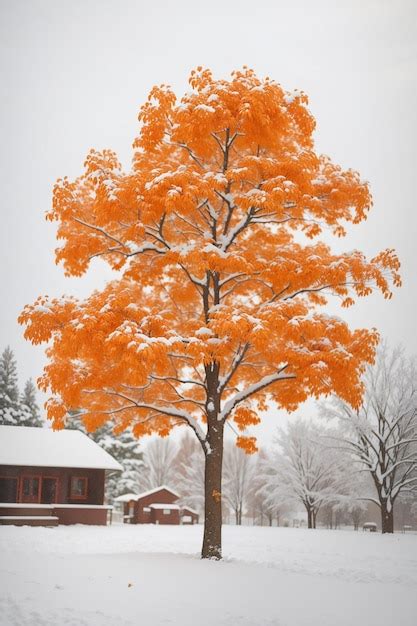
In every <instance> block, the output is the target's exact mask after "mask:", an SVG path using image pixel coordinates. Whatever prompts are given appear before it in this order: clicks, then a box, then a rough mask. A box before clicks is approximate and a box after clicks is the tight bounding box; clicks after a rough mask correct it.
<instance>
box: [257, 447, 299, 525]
mask: <svg viewBox="0 0 417 626" xmlns="http://www.w3.org/2000/svg"><path fill="white" fill-rule="evenodd" d="M267 462H268V452H267V451H266V450H264V449H261V450H259V453H258V455H257V458H256V463H255V466H254V469H253V477H252V480H251V483H250V487H249V490H248V496H247V506H248V510H249V512H250V515H251V516H252V521H253V524H254V525H255V524H257V525H260V526H263V525H264V523H265V521H266V523H267V525H269V526H272V524H273V521H274V520H276V524H277V526H279V525H280V520H281V518H282V516H283V515H284V514H286V513H288V512H289V507H288V503H286V502H281V501H280V502H272V501H271V500H270V498H269V486H268V483H267V482H266V480H265V476H264V473H263V468H264V466H265V465H266V464H267Z"/></svg>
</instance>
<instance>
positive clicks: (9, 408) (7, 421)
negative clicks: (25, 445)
mask: <svg viewBox="0 0 417 626" xmlns="http://www.w3.org/2000/svg"><path fill="white" fill-rule="evenodd" d="M20 417H21V409H20V402H19V388H18V386H17V365H16V359H15V356H14V354H13V350H11V348H10V347H9V346H7V348H6V349H5V350H4V351H3V354H2V355H1V357H0V424H1V425H8V426H15V425H18V424H19V422H20Z"/></svg>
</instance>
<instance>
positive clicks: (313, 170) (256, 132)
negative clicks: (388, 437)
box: [19, 68, 400, 452]
mask: <svg viewBox="0 0 417 626" xmlns="http://www.w3.org/2000/svg"><path fill="white" fill-rule="evenodd" d="M190 85H191V91H190V92H189V93H187V94H186V95H185V96H183V98H182V99H181V101H179V102H178V101H177V99H176V96H175V95H174V93H173V92H172V91H171V89H170V88H169V87H168V86H166V85H162V86H161V87H155V88H154V89H152V91H151V93H150V95H149V98H148V101H147V102H146V103H145V104H144V105H143V106H142V108H141V110H140V113H139V121H140V124H141V125H140V131H139V135H138V137H137V138H136V139H135V141H134V143H133V149H134V153H133V165H132V169H131V171H130V172H128V173H125V172H123V171H122V169H121V166H120V163H119V162H118V160H117V157H116V155H115V154H114V153H113V152H112V151H111V150H103V151H102V152H98V151H95V150H91V152H90V153H89V155H88V156H87V158H86V161H85V171H84V173H83V174H82V175H81V176H80V177H79V178H77V179H76V180H75V181H72V182H71V181H69V180H68V179H67V178H64V179H60V180H58V181H57V183H56V185H55V187H54V194H53V206H52V210H51V211H50V212H49V213H48V214H47V218H48V219H49V220H52V221H56V222H58V239H60V240H62V242H63V243H62V245H61V247H59V248H58V249H57V251H56V261H57V263H62V264H63V266H64V269H65V273H66V274H67V275H69V276H80V275H82V274H83V273H84V272H86V271H87V269H88V267H89V265H90V262H91V260H92V259H94V258H96V257H101V258H102V259H104V260H105V261H107V262H108V263H109V265H110V266H111V267H112V268H114V269H117V270H121V272H120V277H119V278H118V279H117V280H115V281H114V282H112V283H110V284H109V285H108V286H107V287H106V288H105V289H104V290H103V291H101V292H98V291H97V292H94V293H93V294H92V295H91V296H90V297H89V298H88V299H86V300H85V301H82V302H81V301H77V300H75V299H73V298H63V299H49V298H48V297H41V298H39V299H38V300H37V301H36V302H35V303H34V304H33V305H28V306H26V307H25V309H24V311H23V312H22V314H21V315H20V317H19V321H20V323H21V324H24V325H25V326H26V329H25V336H26V338H28V339H29V340H31V341H32V342H33V343H41V342H49V346H48V348H47V355H48V358H49V363H48V365H47V366H46V368H45V371H44V374H43V376H42V378H41V379H40V382H39V384H40V387H41V388H42V389H43V390H45V391H49V392H51V399H50V400H49V401H48V403H47V410H48V417H49V418H50V419H51V420H52V421H53V424H54V427H56V428H59V427H62V426H63V424H64V421H65V415H66V413H67V410H69V409H71V408H73V407H77V409H79V410H80V411H82V412H83V413H84V419H85V422H86V425H87V427H88V428H90V429H94V428H97V427H98V426H100V425H101V424H102V423H103V422H105V421H106V420H108V419H112V420H113V421H114V422H115V423H116V426H117V429H118V430H122V429H123V428H126V427H127V426H128V425H130V424H131V425H132V426H133V429H134V432H135V434H136V435H137V436H141V435H144V434H150V433H154V432H157V433H159V434H160V435H162V436H164V435H167V434H168V433H169V431H170V430H171V429H172V428H173V427H174V426H176V425H179V424H188V425H189V426H191V427H192V428H193V429H194V430H195V431H196V434H197V436H198V437H199V439H200V441H202V442H204V440H205V433H204V432H203V430H202V428H203V426H204V424H207V428H210V425H212V424H214V423H215V422H216V421H220V422H223V423H224V422H225V421H226V420H227V419H232V420H234V421H235V423H236V424H237V426H238V428H239V429H240V430H243V429H245V428H246V427H248V426H251V425H253V424H256V423H257V422H259V417H258V412H259V411H260V410H262V409H265V408H266V405H267V402H268V400H274V401H275V402H276V403H277V405H278V406H280V407H283V408H284V409H287V410H294V409H295V408H296V407H297V406H298V405H299V403H301V402H303V401H304V400H305V399H306V398H307V397H309V396H311V395H312V396H315V397H318V396H320V395H321V394H328V393H330V392H335V393H337V394H338V395H340V396H341V397H342V398H343V399H344V400H346V401H347V402H349V403H351V404H352V405H353V406H358V405H359V404H360V402H361V397H362V384H361V374H362V373H363V370H364V367H365V366H366V364H367V363H370V362H372V361H373V358H374V351H375V346H376V343H377V341H378V335H377V333H376V331H375V330H350V329H349V328H348V326H347V325H346V324H345V323H344V322H343V321H342V320H341V319H339V318H335V317H328V316H326V315H324V314H323V313H320V310H319V309H320V307H322V306H323V305H325V304H326V302H327V298H328V295H329V294H333V295H336V296H338V297H340V298H341V300H342V304H343V306H351V305H352V304H354V302H355V299H356V298H357V297H362V296H366V295H369V294H371V293H372V292H373V291H374V290H375V289H377V290H379V291H380V292H382V294H383V295H384V297H385V298H390V297H391V290H390V284H391V283H393V284H394V285H397V286H398V285H399V284H400V278H399V274H398V270H399V262H398V259H397V257H396V255H395V253H394V252H393V251H392V250H386V251H384V252H382V253H380V254H378V255H376V256H375V257H374V258H373V259H371V260H367V259H366V258H365V256H364V255H363V254H362V253H361V252H359V251H357V250H355V251H353V252H349V253H345V254H334V253H333V252H332V251H331V249H330V248H329V246H327V245H326V244H324V243H322V242H320V241H313V240H314V239H315V238H317V236H318V235H320V233H321V232H322V231H323V229H325V228H327V229H330V230H331V231H332V232H333V233H334V234H335V235H336V236H339V237H340V236H343V235H344V234H345V228H346V226H347V225H348V224H349V223H352V224H356V223H358V222H360V221H362V220H364V219H365V218H366V216H367V212H368V210H369V208H370V206H371V197H370V193H369V189H368V185H367V184H366V183H364V182H362V181H361V179H360V177H359V174H358V173H357V172H354V171H353V170H347V171H344V170H342V169H341V168H340V167H339V166H338V165H335V164H333V163H332V162H331V161H330V159H329V158H328V157H327V156H322V155H319V154H317V153H316V152H315V151H314V144H313V136H312V134H313V131H314V127H315V121H314V119H313V117H312V115H311V113H310V112H309V110H308V108H307V96H306V95H305V94H304V93H302V92H294V93H292V94H291V93H288V92H286V91H285V90H284V89H283V88H282V87H281V86H280V85H279V84H277V83H276V82H274V81H273V80H271V79H269V78H266V79H264V80H261V79H259V78H258V77H257V76H256V75H255V73H254V72H253V71H252V70H249V69H247V68H244V69H243V70H242V71H238V72H234V73H233V74H232V77H231V79H230V80H228V81H227V80H215V79H214V78H213V77H212V74H211V72H210V71H209V70H203V69H202V68H198V69H197V70H196V71H194V72H192V74H191V78H190ZM237 445H238V446H240V447H242V448H244V449H245V450H247V451H248V452H254V451H256V445H255V440H254V438H253V437H239V438H238V440H237Z"/></svg>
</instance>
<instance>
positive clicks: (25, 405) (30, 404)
mask: <svg viewBox="0 0 417 626" xmlns="http://www.w3.org/2000/svg"><path fill="white" fill-rule="evenodd" d="M20 404H21V406H20V419H19V424H18V425H19V426H37V427H42V426H43V420H42V418H41V417H40V415H39V406H38V404H37V402H36V387H35V385H34V384H33V381H32V379H31V378H29V380H27V381H26V384H25V388H24V390H23V393H22V395H21V398H20Z"/></svg>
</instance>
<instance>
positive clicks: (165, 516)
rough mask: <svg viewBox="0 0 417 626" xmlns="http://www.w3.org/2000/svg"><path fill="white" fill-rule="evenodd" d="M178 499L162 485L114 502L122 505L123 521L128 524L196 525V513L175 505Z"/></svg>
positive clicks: (122, 497)
mask: <svg viewBox="0 0 417 626" xmlns="http://www.w3.org/2000/svg"><path fill="white" fill-rule="evenodd" d="M179 497H180V496H179V494H178V493H176V492H175V491H174V490H173V489H171V488H170V487H166V486H165V485H162V486H161V487H157V488H156V489H150V490H149V491H145V492H144V493H141V494H135V493H128V494H125V495H123V496H119V497H118V498H116V502H120V503H121V504H122V505H123V513H124V515H123V519H124V521H125V522H127V523H129V524H182V523H187V524H197V523H198V513H196V511H193V510H192V509H189V508H183V507H181V506H180V505H179V504H177V500H178V498H179ZM184 517H185V518H186V521H184Z"/></svg>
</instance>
